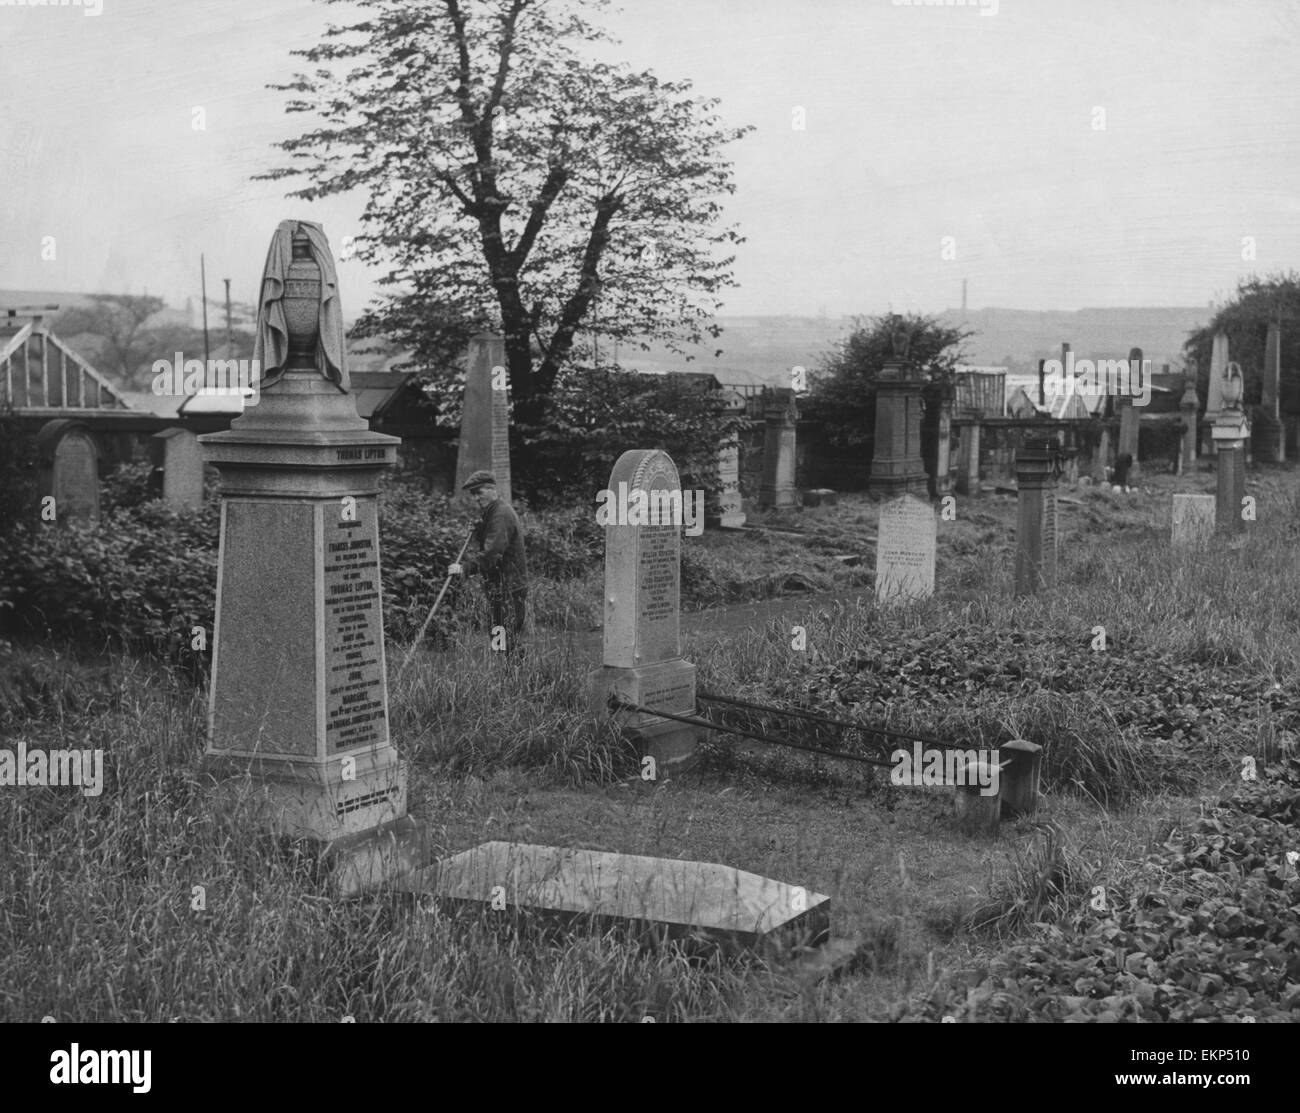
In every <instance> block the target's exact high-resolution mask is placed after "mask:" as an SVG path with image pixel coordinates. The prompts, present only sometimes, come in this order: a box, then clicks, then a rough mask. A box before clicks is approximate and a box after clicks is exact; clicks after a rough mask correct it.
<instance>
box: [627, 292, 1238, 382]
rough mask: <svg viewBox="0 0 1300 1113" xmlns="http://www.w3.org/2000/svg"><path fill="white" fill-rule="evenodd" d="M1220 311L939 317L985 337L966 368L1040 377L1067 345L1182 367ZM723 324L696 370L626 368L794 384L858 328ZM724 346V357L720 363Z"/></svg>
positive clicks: (632, 361)
mask: <svg viewBox="0 0 1300 1113" xmlns="http://www.w3.org/2000/svg"><path fill="white" fill-rule="evenodd" d="M1213 312H1214V311H1213V310H1211V309H1208V308H1199V309H1187V308H1141V309H1080V310H1077V311H1056V310H1051V311H1046V312H1035V311H1032V310H1027V309H977V310H973V311H971V312H968V313H967V314H966V315H965V318H964V321H963V317H962V312H961V310H959V309H948V310H945V311H944V312H942V313H939V314H936V316H937V317H938V318H939V320H941V321H942V322H943V323H944V324H947V325H949V326H950V327H956V326H957V325H961V324H963V323H964V324H965V326H966V327H967V328H969V329H971V330H973V331H974V332H976V333H977V335H976V336H973V337H971V339H970V340H968V341H967V342H966V347H965V351H966V359H965V362H966V363H971V364H993V365H997V366H1006V367H1009V368H1011V369H1012V370H1022V371H1029V370H1035V371H1036V370H1037V367H1038V361H1039V359H1046V358H1050V357H1052V356H1059V355H1060V352H1061V343H1062V341H1066V342H1068V343H1069V344H1071V345H1072V347H1073V349H1074V353H1075V356H1076V358H1079V359H1083V358H1088V359H1126V358H1128V353H1129V349H1130V348H1134V347H1138V348H1141V349H1142V354H1143V357H1144V358H1146V359H1149V360H1151V362H1152V363H1153V364H1154V365H1155V368H1156V369H1157V370H1159V367H1160V365H1161V364H1162V363H1169V364H1172V365H1173V366H1174V367H1175V368H1177V367H1179V366H1181V364H1182V349H1183V341H1184V340H1186V339H1187V334H1188V333H1189V332H1191V331H1192V330H1193V329H1195V328H1198V327H1199V326H1201V325H1202V324H1204V323H1205V322H1206V321H1208V320H1209V319H1210V317H1211V316H1212V315H1213ZM718 323H719V324H720V325H721V326H722V329H723V333H722V336H721V337H720V338H719V339H718V340H716V341H710V342H709V343H708V344H707V345H700V347H699V349H698V351H697V353H696V358H695V359H694V360H693V361H691V362H690V363H689V364H688V363H686V362H685V360H684V359H683V358H682V357H680V356H676V355H674V354H673V353H672V352H670V351H668V349H666V348H664V347H663V346H662V345H653V346H652V347H651V350H650V351H649V352H640V351H636V350H635V349H631V350H629V349H628V347H627V346H626V345H624V346H622V347H620V350H619V362H620V363H621V364H622V365H623V366H624V367H627V368H628V369H630V370H635V371H681V370H692V371H711V372H712V373H713V374H715V375H717V377H718V378H719V379H721V380H722V381H723V382H726V383H769V384H786V385H788V383H789V375H790V368H792V367H795V366H803V367H806V368H808V369H809V370H812V369H814V368H815V367H817V366H818V365H819V364H820V362H821V359H822V357H823V356H824V355H826V354H828V353H830V352H831V351H832V350H833V349H834V348H835V345H836V344H837V342H838V341H840V340H842V339H843V338H844V337H846V336H847V335H848V334H849V331H850V329H851V328H852V321H851V319H850V318H848V317H838V318H837V317H720V318H719V319H718ZM718 348H721V349H722V355H721V356H717V357H715V356H714V355H713V352H714V350H715V349H718ZM701 353H703V354H701Z"/></svg>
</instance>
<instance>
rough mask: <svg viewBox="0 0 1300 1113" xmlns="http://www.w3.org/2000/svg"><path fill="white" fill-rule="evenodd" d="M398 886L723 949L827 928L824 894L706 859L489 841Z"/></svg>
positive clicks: (817, 934)
mask: <svg viewBox="0 0 1300 1113" xmlns="http://www.w3.org/2000/svg"><path fill="white" fill-rule="evenodd" d="M403 887H404V888H407V889H408V890H409V891H416V892H422V893H427V894H429V895H431V896H433V897H434V898H435V899H436V900H438V901H439V902H442V903H446V904H449V905H451V906H458V905H459V906H464V905H486V906H487V907H488V908H496V909H497V910H498V911H501V912H502V914H507V913H516V912H519V911H531V912H538V913H543V914H549V915H552V916H554V917H556V918H557V919H559V920H560V921H561V922H565V923H569V922H572V921H577V920H581V919H584V918H589V919H590V920H592V921H593V924H594V925H595V926H603V925H604V924H606V923H610V922H621V923H623V924H627V925H630V926H632V927H634V928H641V929H643V930H644V929H653V931H654V934H655V935H656V936H658V937H660V938H663V937H667V938H669V939H684V938H695V939H702V940H706V941H708V942H710V943H711V944H714V945H718V946H721V947H722V948H723V950H725V951H735V950H741V949H751V950H752V949H759V950H772V951H777V952H781V951H785V950H788V949H789V948H792V947H796V946H805V947H806V946H820V945H821V944H822V943H824V942H826V940H827V939H828V938H829V936H830V897H828V896H824V895H823V894H821V893H812V892H808V891H807V890H805V889H804V888H802V887H801V886H798V885H789V884H786V883H785V882H783V881H774V880H772V879H771V878H768V877H760V876H759V875H758V874H755V873H749V872H747V871H745V870H739V869H735V868H734V867H732V866H724V865H718V864H716V863H712V862H692V861H685V860H682V859H677V858H653V857H645V856H641V855H636V854H615V853H611V852H608V851H602V850H582V849H572V848H562V847H555V846H538V845H535V844H531V843H511V842H499V841H497V842H486V843H483V844H482V845H481V846H476V847H474V848H473V849H472V850H466V851H464V852H462V853H460V854H456V855H454V856H452V857H450V858H445V859H443V860H441V861H440V862H437V863H436V864H434V865H433V866H430V867H429V868H428V869H427V870H425V871H424V873H423V875H422V876H421V879H420V880H419V881H418V882H416V883H414V884H406V885H404V886H403Z"/></svg>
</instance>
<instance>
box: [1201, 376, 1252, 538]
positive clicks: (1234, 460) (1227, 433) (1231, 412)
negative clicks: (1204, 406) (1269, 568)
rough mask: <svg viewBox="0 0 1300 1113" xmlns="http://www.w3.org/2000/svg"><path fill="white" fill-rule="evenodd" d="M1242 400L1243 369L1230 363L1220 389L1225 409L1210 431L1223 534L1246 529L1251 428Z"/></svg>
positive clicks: (1217, 522)
mask: <svg viewBox="0 0 1300 1113" xmlns="http://www.w3.org/2000/svg"><path fill="white" fill-rule="evenodd" d="M1241 396H1242V379H1241V368H1240V367H1238V366H1237V364H1235V363H1229V364H1228V365H1227V368H1226V369H1225V372H1224V376H1223V380H1222V385H1221V387H1220V398H1221V400H1222V407H1221V408H1220V410H1219V414H1218V417H1217V418H1215V421H1214V425H1213V427H1212V428H1211V431H1210V432H1211V436H1212V437H1213V438H1214V446H1215V452H1216V456H1217V464H1216V467H1217V469H1218V476H1217V481H1218V488H1217V491H1216V501H1215V515H1214V517H1215V526H1216V528H1217V529H1218V531H1219V532H1220V533H1229V534H1232V533H1240V532H1241V531H1242V530H1243V529H1244V528H1245V522H1244V521H1243V520H1242V517H1241V500H1242V498H1243V497H1245V494H1246V438H1247V437H1248V436H1250V425H1249V423H1248V422H1247V421H1246V415H1245V412H1244V411H1243V410H1242V408H1241Z"/></svg>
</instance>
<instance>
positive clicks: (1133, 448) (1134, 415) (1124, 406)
mask: <svg viewBox="0 0 1300 1113" xmlns="http://www.w3.org/2000/svg"><path fill="white" fill-rule="evenodd" d="M1115 405H1116V406H1117V407H1118V409H1119V449H1118V451H1117V454H1116V458H1118V457H1119V456H1123V455H1124V454H1125V453H1128V454H1129V455H1130V456H1131V457H1132V458H1133V463H1132V464H1131V465H1130V466H1129V469H1128V476H1127V477H1126V479H1125V484H1124V485H1125V486H1126V487H1136V486H1137V485H1138V476H1139V469H1138V458H1137V447H1138V412H1137V407H1136V406H1134V405H1133V399H1132V398H1118V399H1116V401H1115Z"/></svg>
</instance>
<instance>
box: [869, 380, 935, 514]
mask: <svg viewBox="0 0 1300 1113" xmlns="http://www.w3.org/2000/svg"><path fill="white" fill-rule="evenodd" d="M867 492H868V494H870V495H871V497H872V498H886V499H889V498H896V497H898V496H899V495H919V496H920V497H922V498H924V497H926V496H927V495H928V494H929V480H928V479H927V477H926V474H925V462H924V460H923V459H922V458H921V380H920V378H919V377H918V375H917V371H916V367H915V366H914V365H913V364H912V363H910V362H909V361H908V360H907V359H906V358H902V357H900V358H895V359H890V360H886V361H885V363H884V366H882V367H881V369H880V376H879V377H878V378H877V380H876V440H875V449H874V454H873V456H872V459H871V476H870V478H869V479H868V480H867Z"/></svg>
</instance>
